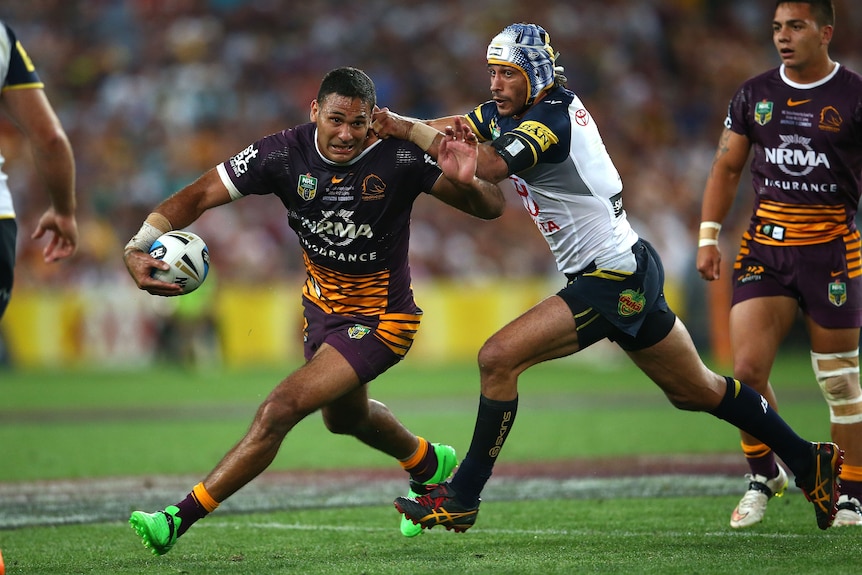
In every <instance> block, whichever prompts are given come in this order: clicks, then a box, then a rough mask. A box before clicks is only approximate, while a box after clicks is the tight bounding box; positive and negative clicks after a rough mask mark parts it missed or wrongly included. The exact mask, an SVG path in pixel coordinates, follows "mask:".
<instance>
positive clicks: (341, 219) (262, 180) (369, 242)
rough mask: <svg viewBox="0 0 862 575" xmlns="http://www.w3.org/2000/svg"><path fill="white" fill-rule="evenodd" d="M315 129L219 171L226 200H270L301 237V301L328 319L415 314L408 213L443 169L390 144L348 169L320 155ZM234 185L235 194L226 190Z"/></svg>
mask: <svg viewBox="0 0 862 575" xmlns="http://www.w3.org/2000/svg"><path fill="white" fill-rule="evenodd" d="M315 134H316V126H315V124H313V123H309V124H303V125H300V126H297V127H296V128H294V129H290V130H284V131H282V132H278V133H276V134H271V135H269V136H266V137H264V138H262V139H260V140H258V141H257V142H255V143H253V144H252V145H250V146H249V147H248V148H246V149H245V150H243V151H242V152H240V153H239V154H237V155H236V156H234V157H233V158H231V159H230V160H228V161H226V162H224V163H223V164H221V165H220V166H219V173H220V174H221V175H222V180H223V181H224V180H225V176H227V178H229V181H226V182H225V183H226V185H227V186H228V189H229V190H230V191H231V193H232V195H236V194H237V193H238V194H241V195H244V196H245V195H251V194H257V195H263V194H275V195H276V196H278V197H279V199H281V202H282V203H283V204H284V206H285V207H286V208H287V218H288V223H289V224H290V227H291V228H293V230H294V231H295V232H296V234H297V236H299V241H300V245H301V246H302V249H303V259H304V261H305V266H306V272H307V275H308V279H307V280H306V283H305V287H304V290H303V295H304V296H305V297H306V298H308V299H309V300H311V301H313V302H314V303H315V304H316V305H318V306H319V307H320V308H322V309H323V310H325V311H326V312H328V313H338V314H345V315H363V316H371V317H380V316H384V315H386V316H387V317H391V316H392V314H395V315H397V314H398V313H402V314H416V313H421V311H420V310H418V308H417V307H416V304H415V303H414V301H413V291H412V288H411V286H410V267H409V265H408V261H407V253H408V248H409V238H410V212H411V210H412V207H413V202H414V200H415V199H416V198H417V197H418V196H419V194H420V193H423V192H425V193H427V192H428V191H430V190H431V187H432V186H433V185H434V183H435V182H436V181H437V178H438V177H439V176H440V174H441V171H440V169H439V168H438V167H437V165H436V164H435V163H434V162H433V161H432V160H431V159H430V158H428V157H426V155H425V153H424V152H422V150H421V149H420V148H419V147H418V146H416V145H414V144H412V143H410V142H407V141H404V140H398V139H395V138H390V139H387V140H380V141H378V142H376V143H374V144H372V145H371V146H370V147H369V148H368V149H366V150H365V151H363V152H362V154H361V155H360V156H358V157H357V158H354V160H353V161H351V162H349V163H346V164H336V163H333V162H331V161H329V160H327V159H325V158H324V157H323V156H322V155H321V154H320V153H319V152H318V150H317V145H316V142H315ZM231 188H233V189H231Z"/></svg>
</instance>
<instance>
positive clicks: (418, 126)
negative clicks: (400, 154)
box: [407, 120, 440, 152]
mask: <svg viewBox="0 0 862 575" xmlns="http://www.w3.org/2000/svg"><path fill="white" fill-rule="evenodd" d="M439 133H440V132H438V131H437V130H435V129H434V128H432V127H431V126H429V125H428V124H426V123H424V122H420V121H419V120H416V121H415V122H413V125H412V126H410V131H409V132H408V133H407V139H408V140H410V141H411V142H413V143H414V144H416V145H417V146H419V147H420V148H422V151H424V152H427V151H428V148H430V147H431V145H432V144H433V143H434V139H435V138H436V137H437V134H439Z"/></svg>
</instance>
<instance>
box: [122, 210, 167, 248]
mask: <svg viewBox="0 0 862 575" xmlns="http://www.w3.org/2000/svg"><path fill="white" fill-rule="evenodd" d="M172 229H174V228H173V226H171V222H170V221H168V219H167V218H166V217H165V216H163V215H161V214H158V213H155V212H153V213H152V214H150V215H149V216H147V219H146V221H145V222H144V225H142V226H141V229H139V230H138V233H136V234H135V235H134V236H132V239H130V240H129V243H127V244H126V247H125V249H124V250H123V253H128V252H130V251H132V250H140V251H142V252H147V251H149V250H150V246H151V245H153V243H154V242H155V241H156V240H157V239H159V237H160V236H161V235H162V234H166V233H168V232H169V231H171V230H172Z"/></svg>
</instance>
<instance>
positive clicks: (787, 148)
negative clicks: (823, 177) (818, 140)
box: [763, 135, 831, 176]
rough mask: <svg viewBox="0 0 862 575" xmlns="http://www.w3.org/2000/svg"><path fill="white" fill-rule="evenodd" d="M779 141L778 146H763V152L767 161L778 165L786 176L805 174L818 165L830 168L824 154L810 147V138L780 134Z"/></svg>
mask: <svg viewBox="0 0 862 575" xmlns="http://www.w3.org/2000/svg"><path fill="white" fill-rule="evenodd" d="M781 141H782V144H781V145H780V146H779V147H777V148H764V149H763V152H764V154H765V156H766V161H767V162H768V163H770V164H774V165H776V166H778V167H779V169H780V170H781V171H782V172H784V173H785V174H787V175H788V176H806V175H808V174H810V173H811V170H813V169H814V168H816V167H818V166H823V167H824V168H826V169H830V168H831V165H830V164H829V158H827V157H826V154H824V153H822V152H815V151H814V150H813V149H811V146H810V145H809V142H811V138H803V137H801V136H798V135H792V136H781Z"/></svg>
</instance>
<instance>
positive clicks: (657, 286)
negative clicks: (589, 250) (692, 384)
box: [557, 239, 676, 351]
mask: <svg viewBox="0 0 862 575" xmlns="http://www.w3.org/2000/svg"><path fill="white" fill-rule="evenodd" d="M632 253H634V254H635V259H636V260H637V270H636V271H635V272H633V273H627V272H621V271H618V270H605V269H600V268H596V266H595V264H590V265H589V266H587V267H586V269H584V270H583V271H581V272H579V273H577V274H573V275H571V276H569V283H568V284H567V285H566V287H565V288H563V289H562V290H560V291H559V292H557V295H558V296H560V297H561V298H563V300H564V301H565V302H566V304H568V306H569V308H570V309H571V310H572V315H573V316H574V317H575V329H576V330H577V332H578V342H579V345H580V347H581V349H583V348H585V347H587V346H590V345H592V344H594V343H596V342H597V341H600V340H602V339H604V338H608V339H610V340H611V341H614V342H616V343H617V345H619V346H620V347H621V348H623V349H625V350H627V351H637V350H639V349H644V348H647V347H650V346H652V345H655V344H656V343H658V342H660V341H661V340H663V339H664V338H665V336H667V334H668V333H670V330H671V328H673V324H674V322H675V321H676V315H675V314H674V313H673V311H671V309H670V307H668V305H667V302H666V301H665V299H664V267H663V266H662V263H661V258H659V255H658V253H656V251H655V249H653V247H652V246H651V245H650V244H649V242H647V241H646V240H643V239H641V240H638V241H637V242H636V243H635V245H634V246H632Z"/></svg>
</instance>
